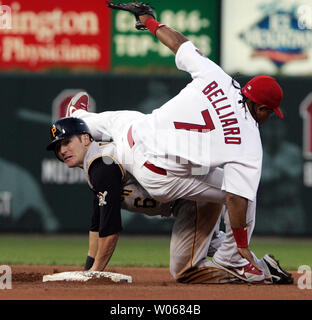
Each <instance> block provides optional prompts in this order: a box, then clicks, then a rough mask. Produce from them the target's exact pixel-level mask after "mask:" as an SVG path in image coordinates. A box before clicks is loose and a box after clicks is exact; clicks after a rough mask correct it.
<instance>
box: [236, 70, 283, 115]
mask: <svg viewBox="0 0 312 320" xmlns="http://www.w3.org/2000/svg"><path fill="white" fill-rule="evenodd" d="M242 92H243V94H244V95H245V96H246V97H247V98H249V99H250V100H251V101H253V102H255V103H258V104H260V105H263V106H266V107H267V108H270V109H272V110H273V111H274V112H275V113H276V115H277V116H278V117H279V118H281V119H283V118H284V115H283V113H282V111H281V109H280V108H279V105H280V104H281V101H282V98H283V90H282V88H281V87H280V85H279V84H278V83H277V81H276V80H275V79H274V78H273V77H270V76H257V77H254V78H252V79H251V80H250V81H248V82H247V83H246V85H245V86H244V87H243V89H242Z"/></svg>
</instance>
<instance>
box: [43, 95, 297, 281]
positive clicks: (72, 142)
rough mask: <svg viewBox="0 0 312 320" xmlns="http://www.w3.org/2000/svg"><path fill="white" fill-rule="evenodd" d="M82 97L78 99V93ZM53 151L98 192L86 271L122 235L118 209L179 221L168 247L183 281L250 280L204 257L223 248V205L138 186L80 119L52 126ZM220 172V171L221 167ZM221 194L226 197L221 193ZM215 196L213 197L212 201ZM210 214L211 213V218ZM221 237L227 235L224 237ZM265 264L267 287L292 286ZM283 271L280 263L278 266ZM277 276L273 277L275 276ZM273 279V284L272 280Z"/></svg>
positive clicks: (101, 261)
mask: <svg viewBox="0 0 312 320" xmlns="http://www.w3.org/2000/svg"><path fill="white" fill-rule="evenodd" d="M78 97H79V95H78ZM85 98H86V95H82V96H81V95H80V98H78V99H76V98H75V97H74V98H73V100H72V101H75V104H73V103H72V102H71V104H70V107H71V106H73V105H75V107H76V108H79V106H78V105H79V104H80V105H81V106H82V105H85V106H87V100H86V99H85ZM51 138H52V142H51V143H50V144H49V146H48V148H47V149H48V150H53V151H54V152H55V154H56V156H57V158H58V159H59V160H61V161H64V162H65V163H66V164H67V166H69V167H81V168H83V169H84V171H85V173H86V176H87V179H88V182H89V186H90V188H91V189H92V190H93V192H94V214H93V216H92V223H91V226H90V232H89V251H88V257H87V260H86V264H85V269H86V270H89V269H91V270H96V271H101V270H103V269H104V268H105V266H106V265H107V263H108V262H109V260H110V257H111V255H112V254H113V252H114V249H115V246H116V243H117V240H118V234H119V232H121V230H122V227H121V216H120V207H122V208H124V209H127V210H129V211H133V212H140V213H145V214H148V215H151V216H153V215H162V216H170V215H173V216H174V217H175V222H174V226H173V230H172V237H171V243H170V272H171V274H172V276H173V277H174V278H175V279H176V280H177V281H179V282H183V283H236V282H238V281H240V280H244V281H247V282H257V281H255V280H254V279H253V281H251V278H248V279H247V278H246V279H245V278H243V277H237V275H236V274H234V273H231V272H229V271H228V270H224V269H222V268H220V267H218V266H217V265H216V264H215V263H213V262H211V261H209V260H207V259H206V256H207V255H208V256H212V255H213V254H214V252H215V251H216V250H217V249H218V248H219V247H220V246H221V243H222V241H223V238H224V234H222V232H219V228H218V223H217V224H216V221H215V219H218V217H219V213H220V204H218V203H207V202H206V203H201V202H195V201H191V200H184V199H179V200H177V201H173V202H168V203H160V202H158V201H156V200H155V199H153V198H151V197H150V195H149V194H148V193H147V192H146V191H145V190H144V189H143V188H142V187H141V186H140V185H139V184H138V182H137V181H136V180H135V178H134V177H133V176H132V175H131V174H129V173H128V172H126V171H125V170H124V168H123V165H122V164H121V163H119V162H118V160H117V154H116V146H115V143H114V142H95V141H93V138H92V136H91V132H90V130H89V128H88V126H87V125H86V123H85V122H84V121H83V120H81V119H77V118H71V117H69V118H63V119H60V120H58V121H56V122H55V123H54V124H53V125H52V128H51ZM220 171H222V170H221V169H220ZM219 193H221V194H222V193H223V192H222V191H221V190H219ZM213 197H214V194H212V198H213ZM207 212H209V214H207ZM222 235H223V236H222ZM261 263H262V264H263V269H264V270H265V278H266V282H267V283H272V282H273V283H289V281H290V279H291V276H290V275H289V274H287V273H285V271H284V270H283V271H278V270H277V268H274V267H272V264H273V265H274V263H276V262H275V260H274V259H273V258H271V257H270V256H269V255H266V256H265V257H264V258H263V259H261V260H259V265H261ZM277 266H278V267H279V265H278V264H277ZM274 277H275V278H274ZM273 279H275V282H274V281H272V280H273Z"/></svg>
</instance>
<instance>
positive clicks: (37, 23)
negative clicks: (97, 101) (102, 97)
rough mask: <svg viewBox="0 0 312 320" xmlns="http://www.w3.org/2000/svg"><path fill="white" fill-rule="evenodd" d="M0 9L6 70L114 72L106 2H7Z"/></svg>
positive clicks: (0, 53) (1, 60)
mask: <svg viewBox="0 0 312 320" xmlns="http://www.w3.org/2000/svg"><path fill="white" fill-rule="evenodd" d="M0 11H1V14H0V68H1V69H7V70H12V69H24V70H25V69H26V70H30V71H41V70H45V69H51V68H53V69H60V68H61V69H64V68H68V67H70V68H76V69H77V70H80V69H84V68H88V69H90V68H91V69H99V70H108V69H109V67H110V33H111V30H110V14H111V12H110V10H109V9H108V8H107V6H106V2H105V1H103V0H90V1H88V2H87V4H86V2H84V1H75V0H66V1H62V0H46V1H35V0H27V1H25V0H17V1H16V0H7V1H6V2H5V5H4V4H3V5H2V6H1V7H0Z"/></svg>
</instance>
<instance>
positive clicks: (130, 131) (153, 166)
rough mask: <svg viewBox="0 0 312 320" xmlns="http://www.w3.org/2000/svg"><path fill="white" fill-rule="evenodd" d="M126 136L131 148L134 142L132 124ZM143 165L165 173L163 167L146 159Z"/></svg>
mask: <svg viewBox="0 0 312 320" xmlns="http://www.w3.org/2000/svg"><path fill="white" fill-rule="evenodd" d="M127 138H128V143H129V146H130V148H132V147H133V146H134V144H135V142H134V140H133V137H132V126H131V127H130V128H129V130H128V134H127ZM144 167H146V168H147V169H149V170H151V171H153V172H155V173H158V174H162V175H164V176H166V175H167V171H166V170H165V169H163V168H160V167H157V166H155V165H154V164H152V163H150V162H149V161H146V162H145V163H144Z"/></svg>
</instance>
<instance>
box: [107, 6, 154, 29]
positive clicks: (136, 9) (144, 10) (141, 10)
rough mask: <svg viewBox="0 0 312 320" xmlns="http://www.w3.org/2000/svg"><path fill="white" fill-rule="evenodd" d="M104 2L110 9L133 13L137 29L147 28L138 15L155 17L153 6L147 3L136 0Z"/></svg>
mask: <svg viewBox="0 0 312 320" xmlns="http://www.w3.org/2000/svg"><path fill="white" fill-rule="evenodd" d="M106 3H107V6H108V7H109V8H111V9H114V10H124V11H128V12H131V13H132V14H134V16H135V19H136V24H135V27H136V29H138V30H147V28H146V27H145V25H144V24H143V23H142V22H141V21H140V19H139V17H140V16H142V15H145V14H148V15H150V16H152V17H153V18H154V19H155V14H154V11H153V8H152V7H151V6H150V5H149V4H148V3H143V2H136V0H134V2H131V3H113V2H112V1H109V0H106Z"/></svg>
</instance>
